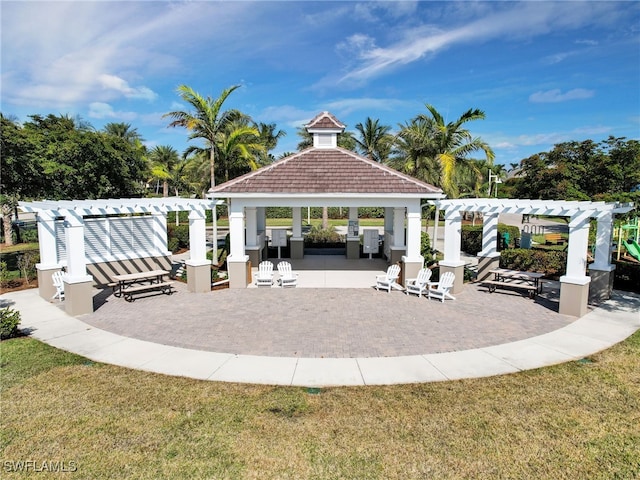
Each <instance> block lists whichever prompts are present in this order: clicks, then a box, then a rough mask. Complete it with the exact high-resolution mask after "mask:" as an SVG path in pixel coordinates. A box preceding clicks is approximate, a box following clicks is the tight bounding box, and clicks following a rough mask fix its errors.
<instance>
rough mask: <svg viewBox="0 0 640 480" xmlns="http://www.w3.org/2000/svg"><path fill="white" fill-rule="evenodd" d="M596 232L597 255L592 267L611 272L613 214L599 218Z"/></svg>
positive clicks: (609, 213) (605, 214) (606, 214)
mask: <svg viewBox="0 0 640 480" xmlns="http://www.w3.org/2000/svg"><path fill="white" fill-rule="evenodd" d="M597 220H598V223H597V230H596V255H595V261H594V262H593V264H592V265H591V268H592V269H594V270H602V271H611V270H613V265H611V245H612V242H613V212H607V213H604V214H602V215H600V216H599V217H598V219H597Z"/></svg>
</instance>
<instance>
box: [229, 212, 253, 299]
mask: <svg viewBox="0 0 640 480" xmlns="http://www.w3.org/2000/svg"><path fill="white" fill-rule="evenodd" d="M229 235H230V237H231V252H230V254H229V256H228V257H227V271H228V273H229V288H246V287H247V285H249V283H251V278H250V273H249V268H248V266H249V265H250V263H249V256H248V255H246V254H245V249H244V208H243V205H242V204H240V203H239V202H233V201H232V202H231V205H229Z"/></svg>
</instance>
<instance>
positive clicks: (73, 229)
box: [63, 210, 93, 316]
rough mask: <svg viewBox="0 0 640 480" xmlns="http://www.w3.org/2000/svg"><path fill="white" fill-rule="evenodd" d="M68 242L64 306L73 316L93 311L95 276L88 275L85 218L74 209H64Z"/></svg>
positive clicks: (64, 277)
mask: <svg viewBox="0 0 640 480" xmlns="http://www.w3.org/2000/svg"><path fill="white" fill-rule="evenodd" d="M64 217H65V223H64V233H65V240H66V244H67V273H66V275H64V276H63V282H64V304H65V305H64V308H65V311H66V312H67V313H68V314H69V315H72V316H76V315H84V314H85V313H92V312H93V292H92V289H93V277H92V276H91V275H87V258H86V255H85V248H84V218H83V217H82V215H80V214H78V213H77V212H74V211H72V210H66V211H64Z"/></svg>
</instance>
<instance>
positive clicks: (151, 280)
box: [110, 270, 173, 302]
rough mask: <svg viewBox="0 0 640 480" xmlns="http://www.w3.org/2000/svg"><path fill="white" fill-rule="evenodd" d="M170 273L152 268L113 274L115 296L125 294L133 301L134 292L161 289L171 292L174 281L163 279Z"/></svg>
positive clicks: (128, 299) (125, 296) (126, 298)
mask: <svg viewBox="0 0 640 480" xmlns="http://www.w3.org/2000/svg"><path fill="white" fill-rule="evenodd" d="M165 275H169V272H168V271H167V270H150V271H147V272H136V273H126V274H123V275H113V276H112V278H113V280H115V282H114V283H112V284H110V285H111V286H112V287H113V295H114V296H115V297H121V296H124V299H125V300H127V301H128V302H132V301H133V294H134V293H138V292H146V291H152V290H161V291H162V292H163V293H167V294H171V293H172V291H171V285H173V282H165V281H163V277H164V276H165Z"/></svg>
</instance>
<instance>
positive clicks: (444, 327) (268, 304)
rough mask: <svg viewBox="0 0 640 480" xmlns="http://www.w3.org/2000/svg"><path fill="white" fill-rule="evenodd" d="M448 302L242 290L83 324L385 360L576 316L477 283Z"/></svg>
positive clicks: (157, 299) (214, 343)
mask: <svg viewBox="0 0 640 480" xmlns="http://www.w3.org/2000/svg"><path fill="white" fill-rule="evenodd" d="M456 298H457V300H455V301H447V302H445V303H440V302H438V301H434V300H430V301H429V300H427V299H425V298H417V297H415V296H407V295H405V294H403V293H401V292H397V291H396V292H392V293H386V292H378V291H376V290H375V289H373V288H371V289H304V288H297V289H237V290H236V289H234V290H229V289H226V290H219V291H215V292H211V294H193V293H190V292H188V291H187V290H186V286H185V285H184V284H180V283H178V284H177V292H176V293H175V294H173V295H171V296H168V295H155V296H149V297H144V298H138V299H137V300H136V301H135V302H133V303H128V302H126V301H124V300H123V299H122V298H115V297H113V296H108V297H106V298H105V299H103V300H104V303H103V304H102V305H101V306H99V308H98V309H97V310H96V311H95V312H94V313H93V314H90V315H86V316H83V317H81V320H82V321H84V322H86V323H89V324H91V325H93V326H96V327H98V328H101V329H104V330H108V331H110V332H114V333H117V334H120V335H124V336H127V337H132V338H137V339H141V340H147V341H151V342H156V343H162V344H166V345H174V346H179V347H186V348H192V349H197V350H206V351H214V352H221V353H233V354H245V355H263V356H284V357H316V358H321V357H325V358H326V357H332V358H333V357H336V358H356V357H385V356H402V355H419V354H427V353H440V352H450V351H460V350H467V349H472V348H480V347H486V346H490V345H497V344H502V343H506V342H513V341H517V340H522V339H525V338H529V337H533V336H536V335H540V334H543V333H547V332H551V331H553V330H557V329H559V328H562V327H564V326H566V325H568V324H569V323H571V322H573V321H574V320H576V319H575V318H574V317H568V316H565V315H560V314H558V313H557V309H558V308H557V303H556V302H554V301H550V300H547V299H544V298H539V299H537V300H531V299H529V298H527V297H525V296H522V295H521V294H520V293H509V292H500V291H499V292H496V293H493V294H489V293H488V292H487V291H486V289H485V288H484V287H480V286H478V285H473V284H467V285H465V289H464V291H463V292H462V293H460V294H458V295H457V296H456Z"/></svg>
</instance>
